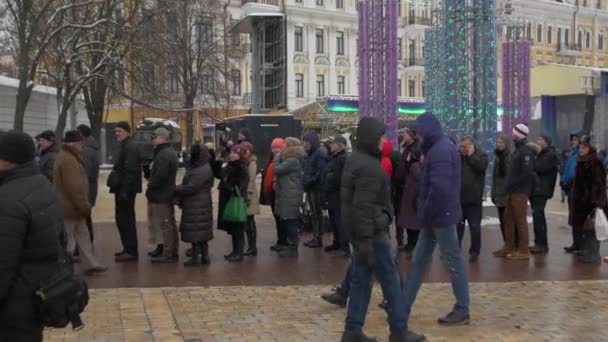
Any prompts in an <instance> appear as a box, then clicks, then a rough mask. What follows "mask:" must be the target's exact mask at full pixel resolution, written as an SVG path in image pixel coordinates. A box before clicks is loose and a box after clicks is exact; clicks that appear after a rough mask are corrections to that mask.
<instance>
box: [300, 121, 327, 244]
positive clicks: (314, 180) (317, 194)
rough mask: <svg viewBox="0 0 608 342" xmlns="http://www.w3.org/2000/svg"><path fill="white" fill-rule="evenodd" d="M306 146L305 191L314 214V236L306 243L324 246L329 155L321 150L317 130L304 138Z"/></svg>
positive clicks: (312, 214)
mask: <svg viewBox="0 0 608 342" xmlns="http://www.w3.org/2000/svg"><path fill="white" fill-rule="evenodd" d="M302 140H303V142H304V148H305V149H306V152H307V154H308V157H307V158H306V164H305V166H304V191H305V192H306V196H307V197H308V201H309V203H310V210H311V216H312V229H313V237H312V239H311V240H310V241H308V242H306V243H304V245H305V246H307V247H310V248H319V247H322V246H323V243H322V241H321V240H322V238H323V189H322V187H321V179H322V178H323V172H324V171H325V165H326V163H327V157H326V155H325V153H324V152H323V151H322V150H321V141H320V140H319V135H318V134H317V132H315V131H310V132H308V133H307V134H306V135H304V137H303V138H302Z"/></svg>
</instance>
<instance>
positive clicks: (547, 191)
mask: <svg viewBox="0 0 608 342" xmlns="http://www.w3.org/2000/svg"><path fill="white" fill-rule="evenodd" d="M536 143H537V144H538V146H540V148H541V151H540V153H539V154H538V155H537V156H536V160H535V161H534V172H535V176H536V177H535V180H534V191H533V192H532V197H530V205H531V206H532V218H533V219H534V246H532V247H530V252H531V253H532V254H546V253H548V252H549V242H548V241H547V219H546V217H545V207H546V206H547V201H548V200H550V199H551V198H553V193H554V192H555V183H556V182H557V171H558V169H559V156H558V154H557V152H556V151H555V148H554V147H553V146H552V145H551V138H550V137H548V136H542V137H540V138H538V139H537V140H536Z"/></svg>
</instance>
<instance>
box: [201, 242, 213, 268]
mask: <svg viewBox="0 0 608 342" xmlns="http://www.w3.org/2000/svg"><path fill="white" fill-rule="evenodd" d="M201 248H202V254H203V263H204V264H205V265H208V264H209V263H210V262H211V261H210V260H209V241H204V242H201Z"/></svg>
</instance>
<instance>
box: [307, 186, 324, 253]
mask: <svg viewBox="0 0 608 342" xmlns="http://www.w3.org/2000/svg"><path fill="white" fill-rule="evenodd" d="M321 195H322V194H321V191H317V190H313V191H309V192H308V201H309V202H310V216H311V219H312V239H313V241H319V242H321V239H322V238H323V200H322V196H321Z"/></svg>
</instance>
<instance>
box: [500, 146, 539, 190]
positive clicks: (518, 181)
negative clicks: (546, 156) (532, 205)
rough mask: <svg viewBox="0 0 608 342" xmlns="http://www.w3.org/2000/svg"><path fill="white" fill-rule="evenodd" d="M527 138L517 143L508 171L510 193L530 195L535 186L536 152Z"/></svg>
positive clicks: (507, 182) (506, 188) (507, 186)
mask: <svg viewBox="0 0 608 342" xmlns="http://www.w3.org/2000/svg"><path fill="white" fill-rule="evenodd" d="M527 144H528V141H527V140H526V139H522V140H519V141H518V142H516V143H515V152H513V154H512V155H511V164H510V167H509V171H508V172H507V180H506V182H505V190H506V191H507V193H508V194H514V193H519V194H526V195H527V196H530V195H531V194H532V189H533V187H534V176H535V175H534V158H535V156H534V152H533V151H532V150H531V149H530V147H528V145H527Z"/></svg>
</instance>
